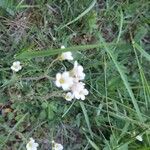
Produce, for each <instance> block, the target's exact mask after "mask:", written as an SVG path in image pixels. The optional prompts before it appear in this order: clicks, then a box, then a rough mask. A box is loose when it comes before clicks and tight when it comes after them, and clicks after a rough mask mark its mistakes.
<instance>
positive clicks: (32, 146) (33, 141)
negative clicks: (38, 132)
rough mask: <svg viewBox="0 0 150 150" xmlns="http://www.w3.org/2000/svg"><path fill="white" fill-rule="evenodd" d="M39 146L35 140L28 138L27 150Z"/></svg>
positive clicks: (35, 148)
mask: <svg viewBox="0 0 150 150" xmlns="http://www.w3.org/2000/svg"><path fill="white" fill-rule="evenodd" d="M38 146H39V144H38V143H35V140H34V139H33V138H30V141H29V142H28V143H27V145H26V149H27V150H37V147H38Z"/></svg>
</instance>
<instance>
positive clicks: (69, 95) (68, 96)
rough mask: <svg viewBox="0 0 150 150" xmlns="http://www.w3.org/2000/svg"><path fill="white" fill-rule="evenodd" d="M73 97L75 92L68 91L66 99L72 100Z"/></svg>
mask: <svg viewBox="0 0 150 150" xmlns="http://www.w3.org/2000/svg"><path fill="white" fill-rule="evenodd" d="M73 97H74V96H73V94H72V93H71V92H68V93H66V94H65V99H66V100H67V101H71V100H72V99H73Z"/></svg>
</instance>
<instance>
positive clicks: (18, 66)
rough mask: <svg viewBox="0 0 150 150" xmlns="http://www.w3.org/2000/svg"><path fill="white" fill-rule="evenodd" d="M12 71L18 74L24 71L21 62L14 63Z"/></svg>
mask: <svg viewBox="0 0 150 150" xmlns="http://www.w3.org/2000/svg"><path fill="white" fill-rule="evenodd" d="M11 69H12V70H13V71H15V72H18V71H19V70H21V69H22V66H21V65H20V61H15V62H13V65H12V66H11Z"/></svg>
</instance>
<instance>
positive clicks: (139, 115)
mask: <svg viewBox="0 0 150 150" xmlns="http://www.w3.org/2000/svg"><path fill="white" fill-rule="evenodd" d="M100 38H101V37H100ZM101 39H102V38H101ZM102 41H103V45H104V49H105V50H106V52H107V53H108V54H109V56H110V57H111V59H112V61H113V62H114V64H115V66H116V68H117V70H118V72H119V74H120V76H121V79H122V80H123V83H124V85H125V87H126V89H127V91H128V93H129V95H130V97H131V100H132V103H133V106H134V108H135V110H136V112H137V115H138V117H139V120H140V121H141V122H143V118H142V115H141V112H140V109H139V106H138V104H137V101H136V99H135V97H134V94H133V92H132V89H131V87H130V84H129V82H128V80H127V77H126V75H125V73H124V72H123V70H122V68H121V67H120V64H119V62H118V61H117V60H116V58H115V56H114V54H113V53H112V52H111V50H109V48H108V46H106V43H105V42H104V40H103V39H102Z"/></svg>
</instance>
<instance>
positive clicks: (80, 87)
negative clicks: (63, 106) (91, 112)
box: [71, 82, 89, 100]
mask: <svg viewBox="0 0 150 150" xmlns="http://www.w3.org/2000/svg"><path fill="white" fill-rule="evenodd" d="M84 85H85V84H84V83H83V82H76V83H74V84H73V86H72V87H71V90H72V93H73V95H74V97H75V98H76V99H81V100H85V95H88V94H89V91H88V90H87V89H85V87H84Z"/></svg>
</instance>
